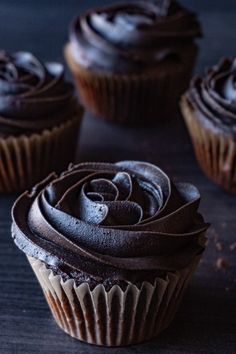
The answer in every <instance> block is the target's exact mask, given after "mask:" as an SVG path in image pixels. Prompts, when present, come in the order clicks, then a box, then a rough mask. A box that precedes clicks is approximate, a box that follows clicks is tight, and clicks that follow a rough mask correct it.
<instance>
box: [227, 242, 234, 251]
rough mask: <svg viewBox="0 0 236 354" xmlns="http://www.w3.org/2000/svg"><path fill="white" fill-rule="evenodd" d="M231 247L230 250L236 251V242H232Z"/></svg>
mask: <svg viewBox="0 0 236 354" xmlns="http://www.w3.org/2000/svg"><path fill="white" fill-rule="evenodd" d="M229 249H230V251H235V250H236V242H233V243H231V245H229Z"/></svg>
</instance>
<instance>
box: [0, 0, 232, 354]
mask: <svg viewBox="0 0 236 354" xmlns="http://www.w3.org/2000/svg"><path fill="white" fill-rule="evenodd" d="M109 2H110V1H92V0H90V1H88V0H87V1H79V0H67V1H59V0H53V1H49V0H48V1H47V0H41V1H33V0H31V1H30V0H21V1H18V0H10V1H9V0H1V1H0V47H1V48H4V49H7V50H10V51H15V50H29V51H32V52H34V53H35V54H36V55H38V56H40V57H41V58H42V59H43V60H63V55H62V48H63V45H64V44H65V42H66V40H67V25H68V23H69V21H70V20H71V19H72V17H73V16H74V15H75V14H76V13H78V12H80V11H82V10H84V9H85V8H88V7H91V6H93V5H95V4H96V3H97V4H101V3H102V4H105V3H109ZM184 3H185V4H187V5H188V6H189V7H192V8H193V9H195V10H196V11H198V12H199V15H200V19H201V21H202V23H203V28H204V33H205V36H204V39H203V40H201V42H200V47H201V52H200V55H199V59H198V63H197V68H196V72H199V73H200V72H203V70H204V68H205V67H206V66H209V65H212V64H214V63H215V62H216V61H217V60H218V59H219V58H220V57H221V56H224V55H233V54H235V53H236V50H235V49H236V44H235V43H236V2H235V0H230V1H229V0H227V1H222V0H217V1H205V0H199V1H194V0H185V1H184ZM68 75H69V73H68ZM173 84H174V83H173ZM58 158H60V157H58ZM77 159H78V161H118V160H122V159H136V160H144V161H145V160H147V161H150V162H152V163H155V164H157V165H159V166H160V167H162V168H163V169H164V170H165V171H166V172H167V173H168V174H169V175H170V176H171V177H172V178H173V179H174V180H177V181H183V182H184V181H188V182H192V183H194V184H195V185H196V186H197V187H198V188H199V190H200V192H201V195H202V202H201V208H200V209H201V211H202V213H203V214H204V217H205V219H206V220H207V221H209V222H211V223H212V227H211V230H210V232H209V243H208V247H207V251H206V252H205V255H204V259H203V262H202V263H201V265H200V267H199V269H198V271H197V272H196V274H195V276H194V278H193V280H192V282H191V285H190V287H189V288H188V290H187V292H186V295H185V297H184V301H183V304H182V306H181V308H180V310H179V312H178V314H177V316H176V319H175V320H174V322H173V324H172V325H171V326H170V327H169V328H168V329H167V330H166V331H165V332H164V333H163V334H162V335H161V336H160V337H159V338H157V339H156V340H154V341H152V342H149V343H145V344H143V345H138V346H133V347H128V348H117V349H104V348H99V347H94V346H90V345H86V344H83V343H80V342H79V341H76V340H74V339H72V338H70V337H69V336H68V335H66V334H64V333H63V332H62V331H61V330H60V329H59V328H58V327H57V325H56V324H55V322H54V320H53V319H52V316H51V314H50V312H49V309H48V307H47V305H46V302H45V300H44V298H43V295H42V292H41V289H40V287H39V285H38V283H37V281H36V278H35V276H34V275H33V272H32V270H31V268H30V266H29V265H28V263H27V260H26V257H25V255H24V254H23V253H22V252H20V251H19V250H18V249H17V248H16V247H15V245H14V243H13V241H12V239H11V233H10V227H11V215H10V210H11V206H12V203H13V201H14V199H15V198H16V196H3V195H0V354H20V353H22V354H34V353H37V354H39V353H40V354H49V353H51V354H77V353H78V354H85V353H88V354H90V353H94V354H97V353H105V354H106V353H113V354H118V353H122V354H128V353H137V354H138V353H139V354H141V353H142V354H153V353H160V354H164V353H165V354H175V353H182V354H183V353H186V354H191V353H194V354H195V353H204V354H206V353H210V354H211V353H219V354H233V353H236V249H235V250H231V249H230V246H231V248H233V247H232V244H233V243H234V242H236V198H235V197H234V196H232V195H230V194H227V193H225V192H224V191H222V190H221V189H220V188H218V187H217V186H215V185H214V184H213V183H211V182H210V181H208V180H207V178H206V177H205V176H204V175H203V174H202V172H201V170H200V168H199V167H198V165H197V163H196V160H195V158H194V155H193V149H192V146H191V143H190V139H189V137H188V134H187V132H186V129H185V127H184V124H183V123H182V121H181V120H179V122H178V123H177V124H172V125H170V126H163V127H144V128H122V127H115V126H113V125H107V124H105V123H103V122H102V121H100V120H98V119H96V118H95V117H92V116H91V115H89V114H86V116H85V118H84V122H83V126H82V131H81V136H80V140H79V146H78V156H77ZM221 248H222V249H221ZM220 249H221V250H220ZM219 258H223V259H224V260H225V261H226V262H227V264H228V267H227V268H225V269H218V268H217V267H216V263H217V260H218V259H219Z"/></svg>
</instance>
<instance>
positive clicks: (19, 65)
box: [0, 51, 75, 136]
mask: <svg viewBox="0 0 236 354" xmlns="http://www.w3.org/2000/svg"><path fill="white" fill-rule="evenodd" d="M74 113H75V101H74V95H73V87H72V85H71V84H70V83H67V82H66V81H65V79H64V68H63V66H62V65H61V64H59V63H46V64H43V63H42V62H40V61H39V60H38V59H37V58H36V57H35V56H33V55H32V54H31V53H28V52H16V53H14V54H9V53H7V52H5V51H0V136H8V135H20V134H31V133H33V132H39V131H42V130H44V129H47V128H51V127H53V126H55V125H57V124H59V123H61V122H63V121H65V120H66V119H68V118H72V115H73V114H74Z"/></svg>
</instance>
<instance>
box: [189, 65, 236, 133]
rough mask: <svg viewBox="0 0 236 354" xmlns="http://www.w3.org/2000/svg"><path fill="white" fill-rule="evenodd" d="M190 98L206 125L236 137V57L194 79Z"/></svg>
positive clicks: (198, 116)
mask: <svg viewBox="0 0 236 354" xmlns="http://www.w3.org/2000/svg"><path fill="white" fill-rule="evenodd" d="M186 97H187V100H188V102H189V103H190V104H191V106H192V107H193V109H195V113H196V114H195V116H196V117H197V118H198V119H200V120H201V122H202V123H203V124H204V125H206V126H209V127H211V128H213V129H216V130H218V129H220V130H223V131H224V132H225V133H226V134H229V135H230V136H233V137H235V138H236V59H235V58H225V59H223V60H221V61H220V62H219V64H217V65H215V66H213V67H212V68H211V69H210V70H208V71H207V73H206V75H205V76H204V77H196V78H194V79H193V80H192V82H191V85H190V88H189V90H188V92H187V94H186Z"/></svg>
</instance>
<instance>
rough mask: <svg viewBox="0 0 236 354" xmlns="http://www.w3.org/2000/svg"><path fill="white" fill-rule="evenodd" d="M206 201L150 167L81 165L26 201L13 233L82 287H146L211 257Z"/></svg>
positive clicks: (15, 213) (27, 248)
mask: <svg viewBox="0 0 236 354" xmlns="http://www.w3.org/2000/svg"><path fill="white" fill-rule="evenodd" d="M199 200H200V195H199V192H198V190H197V189H196V188H195V187H194V186H193V185H191V184H186V183H178V184H175V185H174V184H173V183H172V182H171V181H170V179H169V178H168V176H167V175H166V174H165V173H164V172H163V171H162V170H160V169H159V168H158V167H156V166H154V165H151V164H149V163H144V162H137V161H122V162H118V163H116V164H109V163H81V164H79V165H76V166H73V165H71V166H70V167H69V169H68V171H66V172H64V173H63V174H61V175H60V176H56V175H55V174H51V175H50V176H49V177H48V178H47V179H46V180H44V181H43V182H42V183H40V184H38V185H37V186H36V187H35V188H34V189H33V190H32V192H30V193H28V192H26V193H24V194H23V195H21V196H20V198H19V199H18V200H17V201H16V203H15V205H14V207H13V211H12V216H13V226H12V234H13V238H14V241H15V243H16V245H17V246H18V247H19V248H20V249H21V250H22V251H24V252H25V253H26V254H27V255H29V256H32V257H35V258H37V259H40V260H41V261H43V262H45V263H46V264H47V265H48V266H49V267H51V268H52V269H55V270H56V272H57V273H58V272H62V273H63V274H67V275H68V276H72V277H73V278H75V279H76V280H77V282H78V283H80V282H83V281H86V282H88V283H91V284H97V283H101V282H107V281H108V282H109V283H112V281H140V280H142V279H147V277H148V278H150V277H155V275H157V274H159V273H160V272H166V271H175V270H178V269H182V268H185V267H186V266H188V265H189V264H190V263H191V262H192V261H193V260H194V258H195V257H196V256H197V255H198V254H200V253H201V252H202V251H203V249H204V244H205V237H204V232H205V230H206V229H207V227H208V225H207V224H206V223H205V222H204V220H203V218H202V216H201V215H200V214H199V213H198V211H197V210H198V206H199ZM158 272H159V273H158Z"/></svg>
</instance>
